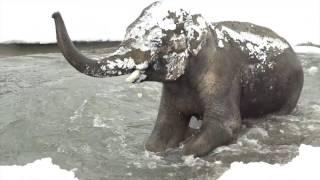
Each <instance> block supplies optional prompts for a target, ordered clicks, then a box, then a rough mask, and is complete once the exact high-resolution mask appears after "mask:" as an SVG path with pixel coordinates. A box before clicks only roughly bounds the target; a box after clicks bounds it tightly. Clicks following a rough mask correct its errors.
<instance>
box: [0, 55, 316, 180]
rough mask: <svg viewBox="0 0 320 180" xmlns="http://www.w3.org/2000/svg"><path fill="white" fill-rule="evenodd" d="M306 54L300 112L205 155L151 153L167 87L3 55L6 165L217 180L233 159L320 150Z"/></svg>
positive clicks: (1, 116)
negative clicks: (46, 163)
mask: <svg viewBox="0 0 320 180" xmlns="http://www.w3.org/2000/svg"><path fill="white" fill-rule="evenodd" d="M109 50H110V49H102V50H97V51H95V52H94V53H98V54H104V53H108V52H109ZM87 53H88V54H92V53H93V52H87ZM299 57H300V59H301V61H302V64H303V67H304V70H305V84H304V89H303V92H302V96H301V98H300V101H299V104H298V107H297V108H296V109H295V111H294V112H293V113H292V114H290V115H287V116H269V117H265V118H261V119H250V120H247V123H246V125H244V126H243V128H242V130H241V133H240V135H239V137H238V139H237V140H235V141H234V142H233V143H232V144H230V145H229V146H223V147H219V148H217V149H216V150H215V151H213V152H212V153H211V154H209V155H208V156H206V157H203V158H193V157H191V156H188V157H183V156H182V155H181V150H180V149H174V150H170V151H169V152H166V153H163V154H160V155H156V154H153V153H150V152H147V151H145V150H144V142H145V141H146V139H147V137H148V136H149V134H150V132H151V130H152V128H153V123H154V121H155V119H156V115H157V111H158V105H159V99H160V94H161V84H159V83H150V82H146V83H142V84H137V85H134V84H128V83H126V82H125V78H126V76H123V77H115V78H105V79H97V78H91V77H87V76H85V75H82V74H80V73H78V72H76V70H74V69H73V68H72V67H71V66H70V65H69V64H68V63H67V62H66V61H65V60H64V58H63V57H62V55H61V54H60V53H51V54H33V55H24V56H16V57H14V56H10V57H2V58H0V64H1V66H0V165H12V164H25V163H29V162H33V161H34V160H36V159H39V158H43V157H52V159H53V162H54V163H55V164H58V165H60V166H61V167H62V168H64V169H68V170H72V171H74V172H75V173H76V176H77V177H78V178H79V179H81V180H106V179H208V178H210V179H217V178H218V177H219V176H220V175H221V174H222V173H223V172H224V171H226V170H227V169H228V167H229V165H230V163H232V162H233V161H243V162H252V161H265V162H268V163H286V162H288V161H290V160H291V159H292V158H293V157H295V156H296V155H297V151H298V147H299V145H300V144H301V143H304V144H312V145H315V146H320V99H319V96H320V92H319V89H320V81H319V79H320V72H318V70H317V69H318V68H320V55H317V54H299Z"/></svg>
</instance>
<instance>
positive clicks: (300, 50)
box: [294, 46, 320, 54]
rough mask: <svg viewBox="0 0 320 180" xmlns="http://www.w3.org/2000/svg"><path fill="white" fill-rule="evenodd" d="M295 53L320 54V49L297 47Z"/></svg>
mask: <svg viewBox="0 0 320 180" xmlns="http://www.w3.org/2000/svg"><path fill="white" fill-rule="evenodd" d="M294 51H295V52H297V53H313V54H320V48H318V47H314V46H295V47H294Z"/></svg>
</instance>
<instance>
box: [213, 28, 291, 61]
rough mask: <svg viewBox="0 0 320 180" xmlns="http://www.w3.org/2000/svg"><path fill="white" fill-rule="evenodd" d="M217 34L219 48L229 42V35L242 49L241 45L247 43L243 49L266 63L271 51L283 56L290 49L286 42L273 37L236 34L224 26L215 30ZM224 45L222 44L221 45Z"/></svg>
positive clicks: (245, 33) (244, 33)
mask: <svg viewBox="0 0 320 180" xmlns="http://www.w3.org/2000/svg"><path fill="white" fill-rule="evenodd" d="M215 31H216V33H217V38H218V39H219V43H218V46H219V47H220V48H223V46H224V45H223V41H224V42H228V39H227V38H226V34H228V35H229V36H230V37H231V38H232V39H233V40H234V41H235V42H237V43H238V44H239V45H240V47H241V46H242V45H241V44H243V43H246V46H245V47H243V49H244V48H246V49H247V50H249V55H250V56H254V57H255V58H257V59H259V60H261V61H263V62H264V61H266V59H267V53H269V50H270V49H273V50H277V51H278V54H281V53H282V52H283V51H284V50H285V49H287V48H289V45H288V44H287V43H286V42H283V41H282V40H281V39H274V38H271V37H261V36H259V35H256V34H251V33H248V32H240V33H238V32H236V31H233V30H232V29H230V28H227V27H225V26H222V28H221V29H218V28H216V29H215ZM221 43H222V44H221Z"/></svg>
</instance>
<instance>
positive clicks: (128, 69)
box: [52, 2, 209, 82]
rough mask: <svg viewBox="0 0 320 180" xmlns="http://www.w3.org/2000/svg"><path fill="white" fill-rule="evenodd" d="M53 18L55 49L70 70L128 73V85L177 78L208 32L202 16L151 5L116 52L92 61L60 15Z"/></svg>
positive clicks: (134, 24)
mask: <svg viewBox="0 0 320 180" xmlns="http://www.w3.org/2000/svg"><path fill="white" fill-rule="evenodd" d="M52 17H53V18H54V20H55V24H56V34H57V41H58V46H59V48H60V49H61V51H62V53H63V55H64V57H65V58H66V59H67V60H68V62H69V63H70V64H71V65H72V66H73V67H75V68H76V69H77V70H78V71H80V72H81V73H84V74H87V75H90V76H94V77H108V76H118V75H124V74H129V73H131V75H130V76H129V77H128V78H127V80H128V81H130V82H141V81H145V80H150V81H161V82H165V81H173V80H176V79H178V78H179V77H180V76H182V75H183V74H184V73H185V71H186V67H187V65H188V58H189V57H190V56H196V55H197V54H198V53H199V51H200V50H201V49H202V47H203V46H204V44H205V43H206V36H207V33H208V32H209V26H208V24H207V23H206V21H205V20H204V18H203V17H202V16H201V15H198V14H195V15H193V14H190V13H189V12H187V11H184V10H182V9H172V8H167V7H166V6H165V5H163V3H162V2H154V3H152V4H151V5H150V6H148V7H147V8H145V9H144V10H143V11H142V13H141V15H140V16H139V17H138V18H137V19H136V20H135V21H134V22H133V23H132V24H130V25H129V26H128V28H127V31H126V35H125V38H124V40H123V41H122V43H121V44H120V47H119V49H118V50H116V51H115V52H114V53H112V54H110V55H108V56H107V57H103V58H99V60H93V59H90V58H87V57H85V56H84V55H83V54H81V53H80V52H79V51H78V50H77V49H76V47H75V46H74V45H73V43H72V41H71V40H70V38H69V36H68V33H67V30H66V27H65V25H64V22H63V19H62V17H61V15H60V13H54V14H53V15H52Z"/></svg>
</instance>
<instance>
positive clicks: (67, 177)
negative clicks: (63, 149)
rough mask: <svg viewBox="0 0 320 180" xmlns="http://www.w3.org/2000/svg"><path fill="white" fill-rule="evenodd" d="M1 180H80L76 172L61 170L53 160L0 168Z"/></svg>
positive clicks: (45, 159) (41, 160)
mask: <svg viewBox="0 0 320 180" xmlns="http://www.w3.org/2000/svg"><path fill="white" fill-rule="evenodd" d="M0 179H1V180H22V179H23V180H57V179H61V180H78V178H76V177H75V174H74V172H72V171H67V170H64V169H61V168H60V167H59V166H58V165H55V164H53V163H52V159H51V158H43V159H39V160H36V161H34V162H33V163H29V164H26V165H24V166H17V165H12V166H0Z"/></svg>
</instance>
